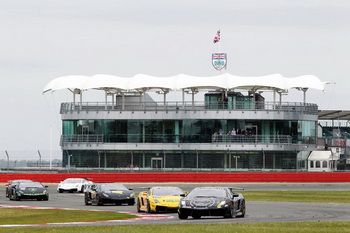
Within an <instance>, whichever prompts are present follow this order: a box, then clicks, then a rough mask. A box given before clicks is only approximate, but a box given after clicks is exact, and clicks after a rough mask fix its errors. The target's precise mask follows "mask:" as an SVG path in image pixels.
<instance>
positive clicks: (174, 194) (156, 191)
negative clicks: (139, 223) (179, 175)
mask: <svg viewBox="0 0 350 233" xmlns="http://www.w3.org/2000/svg"><path fill="white" fill-rule="evenodd" d="M185 196H186V193H185V192H184V191H182V189H180V188H178V187H152V188H148V191H144V192H140V193H139V195H138V197H137V203H136V205H137V211H138V212H141V211H144V212H147V213H151V212H177V209H178V208H179V201H180V199H181V198H182V197H185Z"/></svg>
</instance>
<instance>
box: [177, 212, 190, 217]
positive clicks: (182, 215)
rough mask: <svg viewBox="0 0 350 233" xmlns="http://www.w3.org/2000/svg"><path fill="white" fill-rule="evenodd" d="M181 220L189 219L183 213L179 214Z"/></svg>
mask: <svg viewBox="0 0 350 233" xmlns="http://www.w3.org/2000/svg"><path fill="white" fill-rule="evenodd" d="M178 216H179V219H187V218H188V215H187V214H183V213H180V212H179V213H178Z"/></svg>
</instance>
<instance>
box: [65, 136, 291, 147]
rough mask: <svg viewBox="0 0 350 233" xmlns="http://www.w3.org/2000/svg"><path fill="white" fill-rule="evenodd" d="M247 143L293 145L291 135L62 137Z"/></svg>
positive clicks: (98, 140) (71, 138)
mask: <svg viewBox="0 0 350 233" xmlns="http://www.w3.org/2000/svg"><path fill="white" fill-rule="evenodd" d="M89 142H91V143H232V144H234V143H247V144H292V143H293V141H292V137H291V136H289V135H235V136H227V135H223V136H210V135H187V136H183V135H170V134H167V135H160V134H159V135H154V134H153V135H144V136H142V135H140V134H131V135H125V134H112V135H108V136H105V137H104V136H103V135H102V134H89V135H79V134H75V135H62V136H61V144H60V145H63V144H66V143H89Z"/></svg>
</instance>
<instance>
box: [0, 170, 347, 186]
mask: <svg viewBox="0 0 350 233" xmlns="http://www.w3.org/2000/svg"><path fill="white" fill-rule="evenodd" d="M66 178H88V179H91V180H92V181H93V182H120V183H143V182H145V183H172V182H174V183H250V182H252V183H254V182H262V183H264V182H276V183H279V182H295V183H304V182H305V183H307V182H319V183H330V182H350V172H344V173H290V172H289V173H277V172H276V173H267V172H266V173H264V172H256V173H243V172H242V173H47V174H42V173H29V174H28V173H27V174H13V173H8V174H0V182H7V181H8V180H15V179H31V180H35V181H39V182H43V183H58V182H60V181H62V180H64V179H66Z"/></svg>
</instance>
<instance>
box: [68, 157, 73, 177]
mask: <svg viewBox="0 0 350 233" xmlns="http://www.w3.org/2000/svg"><path fill="white" fill-rule="evenodd" d="M72 156H73V155H70V154H68V173H69V172H70V157H72Z"/></svg>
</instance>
